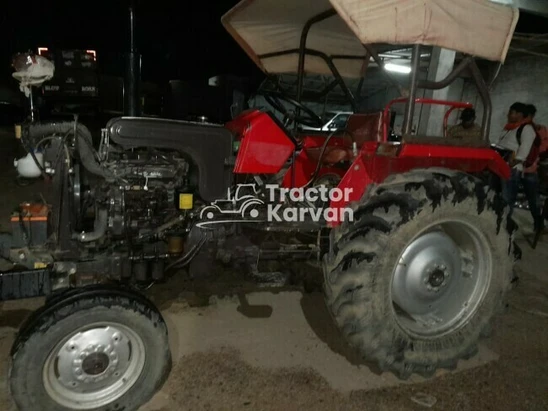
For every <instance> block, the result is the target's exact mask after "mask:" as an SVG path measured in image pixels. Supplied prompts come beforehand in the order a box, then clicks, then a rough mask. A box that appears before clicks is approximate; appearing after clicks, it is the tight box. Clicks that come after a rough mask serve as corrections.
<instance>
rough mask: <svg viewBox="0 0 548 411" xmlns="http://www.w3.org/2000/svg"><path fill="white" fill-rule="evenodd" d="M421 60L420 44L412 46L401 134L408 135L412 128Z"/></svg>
mask: <svg viewBox="0 0 548 411" xmlns="http://www.w3.org/2000/svg"><path fill="white" fill-rule="evenodd" d="M420 62H421V46H420V44H415V45H414V46H413V56H412V57H411V84H410V86H409V96H408V97H409V99H408V101H407V105H406V107H405V117H404V120H403V135H404V136H408V135H410V134H411V131H412V129H413V118H414V116H415V99H416V98H417V89H418V80H419V69H420Z"/></svg>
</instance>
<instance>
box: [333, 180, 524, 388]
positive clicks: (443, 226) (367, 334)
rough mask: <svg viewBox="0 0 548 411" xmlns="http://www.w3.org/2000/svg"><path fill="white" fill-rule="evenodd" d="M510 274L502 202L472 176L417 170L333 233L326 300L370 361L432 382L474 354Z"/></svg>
mask: <svg viewBox="0 0 548 411" xmlns="http://www.w3.org/2000/svg"><path fill="white" fill-rule="evenodd" d="M512 266H513V259H512V239H511V234H510V233H509V232H508V231H507V225H506V208H505V205H504V203H503V201H502V200H501V199H500V198H499V197H498V196H497V195H496V194H495V193H494V192H491V191H490V190H489V188H488V187H487V186H486V185H484V183H482V182H481V181H480V180H478V179H475V178H474V177H472V176H469V175H467V174H463V173H457V172H451V171H449V170H417V171H413V172H409V173H407V174H403V175H398V176H394V177H392V178H390V179H388V180H387V181H385V182H384V183H383V184H381V185H379V186H377V187H376V188H374V189H373V190H371V191H370V192H369V193H368V194H367V195H366V196H365V198H364V199H363V201H362V203H361V204H360V206H359V207H358V208H357V209H356V210H355V212H354V221H353V222H346V223H344V224H343V225H342V226H341V227H340V228H338V229H336V230H334V231H333V232H332V233H331V250H330V253H329V254H328V255H327V256H326V258H325V268H324V272H325V288H326V300H327V305H328V307H329V309H330V311H331V313H332V315H333V317H334V319H335V321H336V323H337V325H338V327H339V328H340V330H341V331H342V333H343V335H344V337H345V338H346V339H347V341H348V342H349V343H350V344H351V345H352V346H354V347H355V348H356V349H357V350H359V352H360V353H361V354H362V356H363V357H364V358H365V359H367V360H369V361H372V362H374V363H376V364H377V365H378V366H379V367H380V368H381V370H383V371H391V372H393V373H395V374H396V375H397V376H399V377H400V378H403V379H405V378H408V377H409V376H410V375H412V374H413V373H417V374H420V375H423V376H426V377H428V376H431V375H433V374H434V373H435V371H436V370H437V369H439V368H447V369H453V368H455V367H456V365H457V362H458V360H459V359H462V358H469V357H471V356H473V355H474V354H475V352H476V351H477V341H478V340H479V338H480V336H482V335H484V334H485V332H486V330H488V327H489V323H490V321H491V319H492V318H493V316H494V315H495V314H496V313H497V312H498V310H499V308H500V307H501V305H502V301H503V297H504V294H505V293H506V292H507V290H509V289H510V284H511V278H512Z"/></svg>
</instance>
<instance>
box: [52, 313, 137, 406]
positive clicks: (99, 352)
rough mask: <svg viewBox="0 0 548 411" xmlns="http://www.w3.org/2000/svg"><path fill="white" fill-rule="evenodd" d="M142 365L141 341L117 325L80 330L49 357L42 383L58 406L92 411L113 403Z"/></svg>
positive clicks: (129, 331)
mask: <svg viewBox="0 0 548 411" xmlns="http://www.w3.org/2000/svg"><path fill="white" fill-rule="evenodd" d="M144 365H145V346H144V343H143V340H142V339H141V338H140V337H139V336H138V335H137V334H136V333H135V332H134V331H133V330H131V329H129V328H128V327H126V326H123V325H121V324H114V323H100V324H94V325H90V326H86V327H82V328H80V329H78V330H77V331H75V332H74V333H73V334H72V335H71V336H70V338H66V339H64V340H63V341H61V342H60V343H59V344H58V345H57V346H56V347H55V348H54V349H53V351H52V352H51V353H50V354H49V356H48V358H47V359H46V362H45V364H44V369H43V373H42V376H43V381H44V387H45V389H46V392H47V393H48V394H49V396H50V397H51V398H52V399H53V400H54V401H56V402H57V403H59V404H60V405H62V406H65V407H67V408H72V409H78V410H87V409H95V408H98V407H101V406H104V405H107V404H110V403H112V402H113V401H116V400H117V399H119V398H120V397H121V396H123V395H124V394H125V393H126V392H127V391H128V390H129V389H130V388H131V387H132V386H133V385H134V384H135V382H136V381H137V379H138V378H139V377H140V375H141V373H142V371H143V368H144Z"/></svg>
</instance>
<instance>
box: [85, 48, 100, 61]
mask: <svg viewBox="0 0 548 411" xmlns="http://www.w3.org/2000/svg"><path fill="white" fill-rule="evenodd" d="M86 53H88V54H91V55H92V56H93V61H95V60H97V52H96V51H95V50H86Z"/></svg>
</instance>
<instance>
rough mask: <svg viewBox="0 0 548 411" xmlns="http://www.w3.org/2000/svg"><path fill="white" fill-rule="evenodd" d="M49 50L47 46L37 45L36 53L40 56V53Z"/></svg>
mask: <svg viewBox="0 0 548 411" xmlns="http://www.w3.org/2000/svg"><path fill="white" fill-rule="evenodd" d="M48 51H49V50H48V48H47V47H38V54H39V55H40V56H41V55H42V53H47V52H48Z"/></svg>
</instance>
